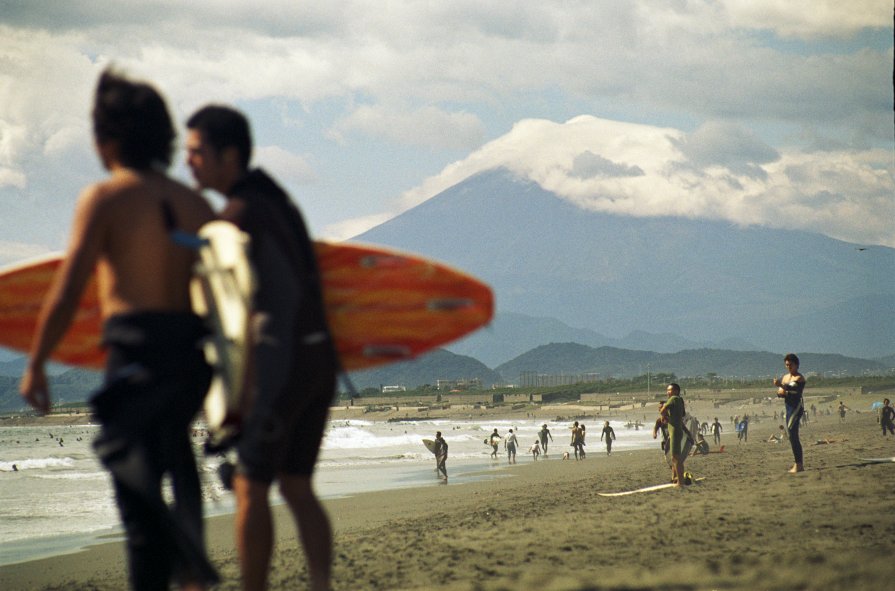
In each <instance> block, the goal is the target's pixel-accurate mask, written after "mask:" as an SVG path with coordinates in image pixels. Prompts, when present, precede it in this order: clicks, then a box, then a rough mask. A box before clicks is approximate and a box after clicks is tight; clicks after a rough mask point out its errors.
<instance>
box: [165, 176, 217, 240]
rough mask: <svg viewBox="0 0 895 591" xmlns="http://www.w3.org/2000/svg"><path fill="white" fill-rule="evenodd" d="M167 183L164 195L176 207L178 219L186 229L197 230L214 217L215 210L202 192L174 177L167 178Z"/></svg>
mask: <svg viewBox="0 0 895 591" xmlns="http://www.w3.org/2000/svg"><path fill="white" fill-rule="evenodd" d="M167 183H168V186H167V188H166V191H165V196H164V197H165V199H166V200H168V201H169V202H170V203H171V204H172V206H173V207H174V209H175V212H176V214H177V221H178V223H179V225H180V226H181V227H182V228H183V229H184V230H187V231H191V232H195V231H196V230H198V229H199V228H200V227H201V226H202V225H203V224H205V223H207V222H210V221H211V220H213V219H214V217H215V215H214V211H213V210H212V209H211V206H210V205H209V203H208V201H207V200H206V199H205V197H203V196H202V195H201V194H200V193H198V192H197V191H195V190H193V189H192V188H190V187H187V186H186V185H184V184H183V183H181V182H179V181H176V180H174V179H170V178H169V179H167Z"/></svg>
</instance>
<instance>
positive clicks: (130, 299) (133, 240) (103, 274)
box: [76, 169, 214, 318]
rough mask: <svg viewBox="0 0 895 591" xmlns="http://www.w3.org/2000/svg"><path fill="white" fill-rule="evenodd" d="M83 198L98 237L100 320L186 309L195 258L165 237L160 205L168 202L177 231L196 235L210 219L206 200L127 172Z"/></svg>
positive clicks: (148, 175) (157, 177) (156, 177)
mask: <svg viewBox="0 0 895 591" xmlns="http://www.w3.org/2000/svg"><path fill="white" fill-rule="evenodd" d="M82 198H83V199H85V200H87V201H88V202H91V203H88V205H87V210H88V211H87V212H85V213H87V215H88V216H89V217H91V218H92V219H91V220H90V222H88V223H90V224H91V225H94V228H93V230H92V231H93V232H96V233H97V236H94V237H93V238H98V239H99V240H100V241H99V243H98V244H97V248H98V250H97V259H96V262H97V266H96V269H97V276H98V280H99V297H100V304H101V307H102V313H103V317H106V318H108V317H109V316H112V315H115V314H120V313H124V312H133V311H141V310H157V311H185V310H189V308H190V300H189V279H190V276H191V274H192V266H193V263H194V261H195V256H196V255H195V252H194V251H192V250H190V249H189V248H187V247H185V246H183V245H180V244H176V243H175V242H174V241H173V240H172V239H171V237H170V236H169V228H168V227H167V226H166V222H165V214H164V205H163V203H164V202H167V203H168V206H169V207H170V211H171V213H172V214H173V218H174V220H173V222H174V224H175V226H176V228H177V229H180V230H183V231H184V232H187V233H195V232H196V231H197V230H198V229H199V227H201V226H202V224H204V223H206V222H208V221H210V220H211V219H213V217H214V214H213V212H212V211H211V208H210V207H209V205H208V203H207V202H206V201H205V199H204V198H202V196H201V195H199V194H198V193H196V192H195V191H193V190H191V189H190V188H188V187H186V186H185V185H182V184H181V183H179V182H176V181H174V180H172V179H170V178H168V177H167V176H165V175H163V174H160V173H156V172H145V173H143V172H141V173H137V172H134V171H131V170H126V169H123V170H122V169H119V170H118V171H116V172H115V174H113V175H112V177H111V178H110V179H108V180H106V181H103V182H102V183H99V184H97V185H94V186H93V187H92V188H91V189H90V190H88V192H87V193H86V194H85V195H84V196H83V197H82ZM79 215H80V214H79ZM76 223H77V222H76Z"/></svg>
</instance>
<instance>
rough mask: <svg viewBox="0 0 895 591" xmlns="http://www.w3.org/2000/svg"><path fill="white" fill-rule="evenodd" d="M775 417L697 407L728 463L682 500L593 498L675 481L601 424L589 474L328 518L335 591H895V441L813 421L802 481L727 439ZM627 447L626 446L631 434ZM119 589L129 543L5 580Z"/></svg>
mask: <svg viewBox="0 0 895 591" xmlns="http://www.w3.org/2000/svg"><path fill="white" fill-rule="evenodd" d="M871 398H872V397H870V396H855V397H853V398H852V397H850V398H847V399H846V404H848V405H849V406H850V407H851V408H853V409H865V408H868V407H869V405H870V402H872V400H871ZM830 406H831V405H830V404H826V405H823V408H826V407H830ZM781 408H782V405H780V404H778V405H774V406H769V405H764V406H759V405H726V406H725V407H722V408H721V409H719V410H717V411H715V410H714V409H712V408H711V407H709V406H708V405H706V407H705V408H699V403H694V406H693V407H691V410H693V411H694V412H695V414H697V416H699V417H700V418H703V417H712V416H715V415H718V416H719V418H720V419H721V422H722V424H723V426H724V435H723V437H722V443H723V444H724V445H725V446H726V451H725V453H718V454H710V455H708V456H700V457H694V458H690V459H689V460H688V462H687V469H688V470H689V471H691V472H692V473H693V474H694V475H696V476H697V477H705V480H704V481H702V482H701V483H699V484H696V485H692V486H689V487H685V488H683V489H680V490H678V489H666V490H662V491H657V492H652V493H643V494H638V495H632V496H627V497H617V498H607V497H602V496H599V495H598V494H597V493H599V492H614V491H621V490H629V489H633V488H638V487H643V486H648V485H653V484H659V483H664V482H667V481H668V478H669V470H668V468H667V466H666V464H665V461H664V458H663V457H662V455H661V454H660V452H659V450H658V445H657V446H656V448H655V449H651V450H641V451H630V452H617V453H614V454H613V455H612V456H610V457H608V458H607V457H601V458H599V459H597V458H595V457H594V456H595V455H598V454H605V448H604V447H603V446H601V445H600V444H599V440H598V437H597V433H598V432H599V431H598V430H597V429H596V421H591V422H590V423H589V424H588V425H589V426H590V427H591V430H593V431H594V432H592V433H591V435H590V441H589V445H588V450H589V454H590V456H591V457H590V458H588V459H587V460H585V461H583V462H575V461H574V460H570V461H561V460H559V452H561V451H562V450H564V449H567V448H565V447H563V446H562V445H561V444H562V443H564V441H561V437H557V441H556V444H555V447H551V451H554V452H555V454H551V456H550V458H549V459H548V460H546V461H543V460H542V461H538V462H532V461H531V459H530V457H527V456H526V457H522V456H520V458H519V463H518V464H517V465H516V466H513V467H511V468H510V469H509V470H506V471H503V472H502V474H505V475H509V477H502V478H496V479H492V480H487V481H479V482H474V483H469V484H462V485H453V484H451V483H448V484H447V485H444V486H431V487H424V488H418V489H401V490H396V491H391V492H380V493H367V494H362V495H358V496H355V497H352V498H346V499H335V500H331V501H327V502H326V506H327V509H328V511H329V514H330V517H331V518H332V521H333V525H334V529H335V540H336V549H335V555H334V566H333V576H334V580H333V587H334V589H336V590H349V589H350V590H364V589H375V590H386V589H388V590H395V589H403V590H409V589H414V590H416V589H419V590H422V589H447V590H456V591H460V590H463V591H472V590H483V591H497V590H503V589H514V590H525V589H540V590H542V591H557V590H578V591H584V590H608V589H626V590H635V589H636V590H647V589H656V590H675V591H678V590H712V589H717V590H722V589H737V590H761V589H767V590H792V591H796V590H800V591H801V590H818V591H820V590H833V591H835V590H846V589H848V590H853V589H886V588H889V587H890V586H891V584H892V581H893V580H895V558H893V552H895V516H893V513H892V494H893V493H892V491H893V490H895V464H892V463H890V464H866V463H864V462H861V461H860V459H861V458H869V457H890V456H895V438H892V437H890V438H888V439H884V438H883V437H882V436H881V434H880V429H879V426H878V425H877V423H876V415H875V414H874V413H871V412H869V411H867V410H864V411H863V412H861V413H860V414H856V413H854V412H851V413H849V415H848V417H847V419H846V420H845V422H840V421H839V417H838V416H836V415H831V416H829V417H827V416H823V417H819V418H818V419H817V420H814V421H812V422H811V423H810V424H809V425H808V427H806V428H803V429H802V442H803V445H804V447H805V464H806V472H804V473H802V474H798V475H791V474H788V473H787V472H786V470H787V469H788V468H789V467H790V466H791V464H792V455H791V452H790V449H789V445H788V443H786V442H784V443H783V444H782V445H778V444H772V443H767V442H766V441H765V440H766V439H767V438H768V436H769V435H770V434H771V433H773V432H776V430H777V424H778V423H779V421H774V420H773V418H772V417H771V416H765V417H764V418H762V419H761V420H760V422H753V423H752V425H751V426H750V430H749V441H748V442H747V443H745V444H738V441H737V438H736V435H735V433H734V430H733V427H732V425H731V424H730V421H729V415H734V414H740V415H741V414H744V412H746V413H749V414H750V415H753V416H754V415H760V414H762V413H764V414H765V415H770V414H772V413H773V411H774V410H777V411H779V410H780V409H781ZM722 415H723V416H722ZM615 418H618V417H615ZM636 418H641V413H638V414H637V416H636ZM710 420H711V419H710V418H709V421H710ZM591 425H593V426H591ZM617 435H618V437H620V438H623V437H624V436H625V430H624V429H619V430H618V431H617ZM562 439H564V436H563V437H562ZM817 441H829V443H823V444H816V442H817ZM501 461H502V460H501ZM448 470H449V471H450V460H449V461H448ZM434 478H435V476H434V473H433V480H434ZM277 524H278V531H277V537H278V539H279V541H278V544H277V550H276V554H275V557H274V564H273V568H272V574H271V585H270V588H271V589H275V590H278V589H283V590H285V589H301V588H306V570H305V566H304V558H303V556H302V553H301V550H300V549H299V548H298V547H297V545H296V543H295V541H294V529H293V526H292V524H291V522H290V520H289V519H288V518H287V516H286V515H285V514H284V512H283V511H282V508H278V512H277ZM207 534H208V542H209V549H210V554H211V556H212V559H213V561H214V563H215V564H216V565H217V566H218V568H219V570H220V573H221V575H222V577H223V578H224V583H222V584H221V585H219V586H218V587H216V589H226V590H231V589H233V590H235V589H238V588H239V584H238V566H237V561H236V556H235V551H234V549H233V542H232V516H223V517H216V518H212V519H209V520H208V530H207ZM125 581H126V574H125V565H124V551H123V547H122V544H121V543H120V542H115V543H110V544H103V545H100V546H95V547H92V548H90V549H89V550H87V551H85V552H81V553H78V554H74V555H69V556H60V557H55V558H51V559H46V560H40V561H33V562H29V563H24V564H18V565H11V566H7V567H2V568H0V588H2V589H21V590H29V589H92V590H97V591H99V590H107V589H108V590H112V589H123V588H125V586H126V582H125Z"/></svg>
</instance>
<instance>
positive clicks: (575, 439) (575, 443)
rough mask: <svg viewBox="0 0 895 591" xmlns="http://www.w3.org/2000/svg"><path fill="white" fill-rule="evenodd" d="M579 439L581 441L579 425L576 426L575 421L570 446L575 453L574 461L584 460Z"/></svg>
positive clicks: (576, 422)
mask: <svg viewBox="0 0 895 591" xmlns="http://www.w3.org/2000/svg"><path fill="white" fill-rule="evenodd" d="M581 439H582V433H581V425H579V424H578V421H575V422H574V423H573V424H572V441H571V446H572V449H573V450H574V452H575V459H576V460H581V459H584V449H583V448H582V446H581Z"/></svg>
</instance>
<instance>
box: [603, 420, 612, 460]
mask: <svg viewBox="0 0 895 591" xmlns="http://www.w3.org/2000/svg"><path fill="white" fill-rule="evenodd" d="M603 437H605V438H606V455H607V456H608V455H610V454H611V453H612V441H613V440H614V439H615V431H614V430H613V429H612V427H610V426H609V421H606V422H605V423H604V424H603V432H602V433H600V441H603Z"/></svg>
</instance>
